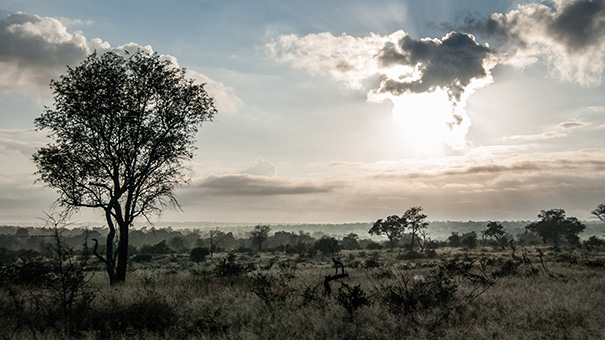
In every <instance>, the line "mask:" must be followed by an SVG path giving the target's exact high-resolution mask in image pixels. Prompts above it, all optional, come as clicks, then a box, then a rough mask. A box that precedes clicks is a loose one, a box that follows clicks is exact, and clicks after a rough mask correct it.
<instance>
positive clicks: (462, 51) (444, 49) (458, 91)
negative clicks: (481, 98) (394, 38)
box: [378, 32, 494, 102]
mask: <svg viewBox="0 0 605 340" xmlns="http://www.w3.org/2000/svg"><path fill="white" fill-rule="evenodd" d="M378 60H379V62H380V64H381V65H382V66H383V67H385V68H389V67H396V66H407V67H409V70H410V71H411V72H410V73H409V74H405V73H402V74H399V75H397V77H389V78H388V79H386V80H384V81H383V82H382V83H381V85H380V89H379V90H378V92H380V93H391V94H393V95H395V96H399V95H402V94H404V93H424V92H433V91H434V90H435V89H437V88H442V89H447V91H448V94H449V96H450V98H451V99H452V100H453V101H455V102H458V101H460V100H461V97H462V95H463V94H464V92H465V91H466V88H467V87H468V86H469V85H470V83H471V82H472V81H473V80H474V79H485V78H489V77H490V73H489V71H490V69H491V68H492V67H493V66H494V63H493V62H492V55H491V52H490V49H489V48H488V47H487V46H483V45H479V44H478V43H477V42H476V41H475V37H473V36H472V35H469V34H465V33H458V32H450V33H448V34H447V35H446V36H445V37H443V38H442V39H441V40H439V39H428V38H427V39H421V40H415V39H412V38H411V37H410V36H409V35H405V36H404V37H403V38H401V40H400V41H399V42H398V44H388V45H387V46H385V47H384V48H383V49H382V50H381V52H380V54H379V56H378Z"/></svg>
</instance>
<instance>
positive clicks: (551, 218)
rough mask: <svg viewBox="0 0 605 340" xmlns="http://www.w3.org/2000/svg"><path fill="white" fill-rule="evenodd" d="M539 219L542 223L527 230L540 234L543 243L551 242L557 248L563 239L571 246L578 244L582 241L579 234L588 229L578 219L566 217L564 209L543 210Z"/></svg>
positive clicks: (530, 226)
mask: <svg viewBox="0 0 605 340" xmlns="http://www.w3.org/2000/svg"><path fill="white" fill-rule="evenodd" d="M538 217H539V218H540V221H538V222H534V223H531V224H529V225H528V226H526V227H525V228H526V229H527V230H529V231H531V232H534V233H536V234H538V235H539V236H540V238H541V239H542V242H544V243H546V242H548V241H551V242H552V243H553V245H554V246H555V248H558V247H559V245H560V243H561V241H562V240H563V239H566V240H567V241H568V242H569V243H571V244H577V243H578V242H579V240H580V238H579V237H578V234H579V233H580V232H581V231H583V230H584V229H585V228H586V226H585V225H584V224H583V223H582V222H580V221H579V220H578V219H577V218H575V217H566V216H565V210H563V209H551V210H542V211H540V214H538Z"/></svg>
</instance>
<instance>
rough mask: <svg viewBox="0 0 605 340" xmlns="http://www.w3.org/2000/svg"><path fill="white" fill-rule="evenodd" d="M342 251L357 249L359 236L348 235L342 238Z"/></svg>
mask: <svg viewBox="0 0 605 340" xmlns="http://www.w3.org/2000/svg"><path fill="white" fill-rule="evenodd" d="M342 247H343V248H344V249H359V235H357V234H355V233H350V234H348V235H346V236H344V237H343V238H342Z"/></svg>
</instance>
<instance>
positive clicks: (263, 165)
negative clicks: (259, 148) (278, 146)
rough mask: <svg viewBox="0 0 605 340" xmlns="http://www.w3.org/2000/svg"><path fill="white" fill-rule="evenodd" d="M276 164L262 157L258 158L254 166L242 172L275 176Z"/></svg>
mask: <svg viewBox="0 0 605 340" xmlns="http://www.w3.org/2000/svg"><path fill="white" fill-rule="evenodd" d="M275 170H276V166H275V164H272V163H271V162H267V161H265V160H264V159H262V158H258V159H257V160H256V162H255V163H254V165H253V166H251V167H249V168H247V169H245V170H243V171H242V174H248V175H255V176H269V177H270V176H274V175H275V172H276V171H275Z"/></svg>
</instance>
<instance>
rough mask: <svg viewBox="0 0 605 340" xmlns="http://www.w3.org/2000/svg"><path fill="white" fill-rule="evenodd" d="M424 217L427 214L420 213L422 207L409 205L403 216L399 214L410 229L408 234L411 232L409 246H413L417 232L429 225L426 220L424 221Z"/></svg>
mask: <svg viewBox="0 0 605 340" xmlns="http://www.w3.org/2000/svg"><path fill="white" fill-rule="evenodd" d="M426 217H427V216H426V215H425V214H423V213H422V207H411V208H410V209H408V210H406V211H405V212H404V213H403V216H401V218H402V220H403V221H404V223H405V225H406V227H407V229H409V230H410V234H412V240H411V242H410V248H414V241H415V240H416V237H417V234H418V232H419V231H420V230H421V229H424V228H426V227H427V226H428V225H429V224H428V222H425V221H424V220H425V219H426Z"/></svg>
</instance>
